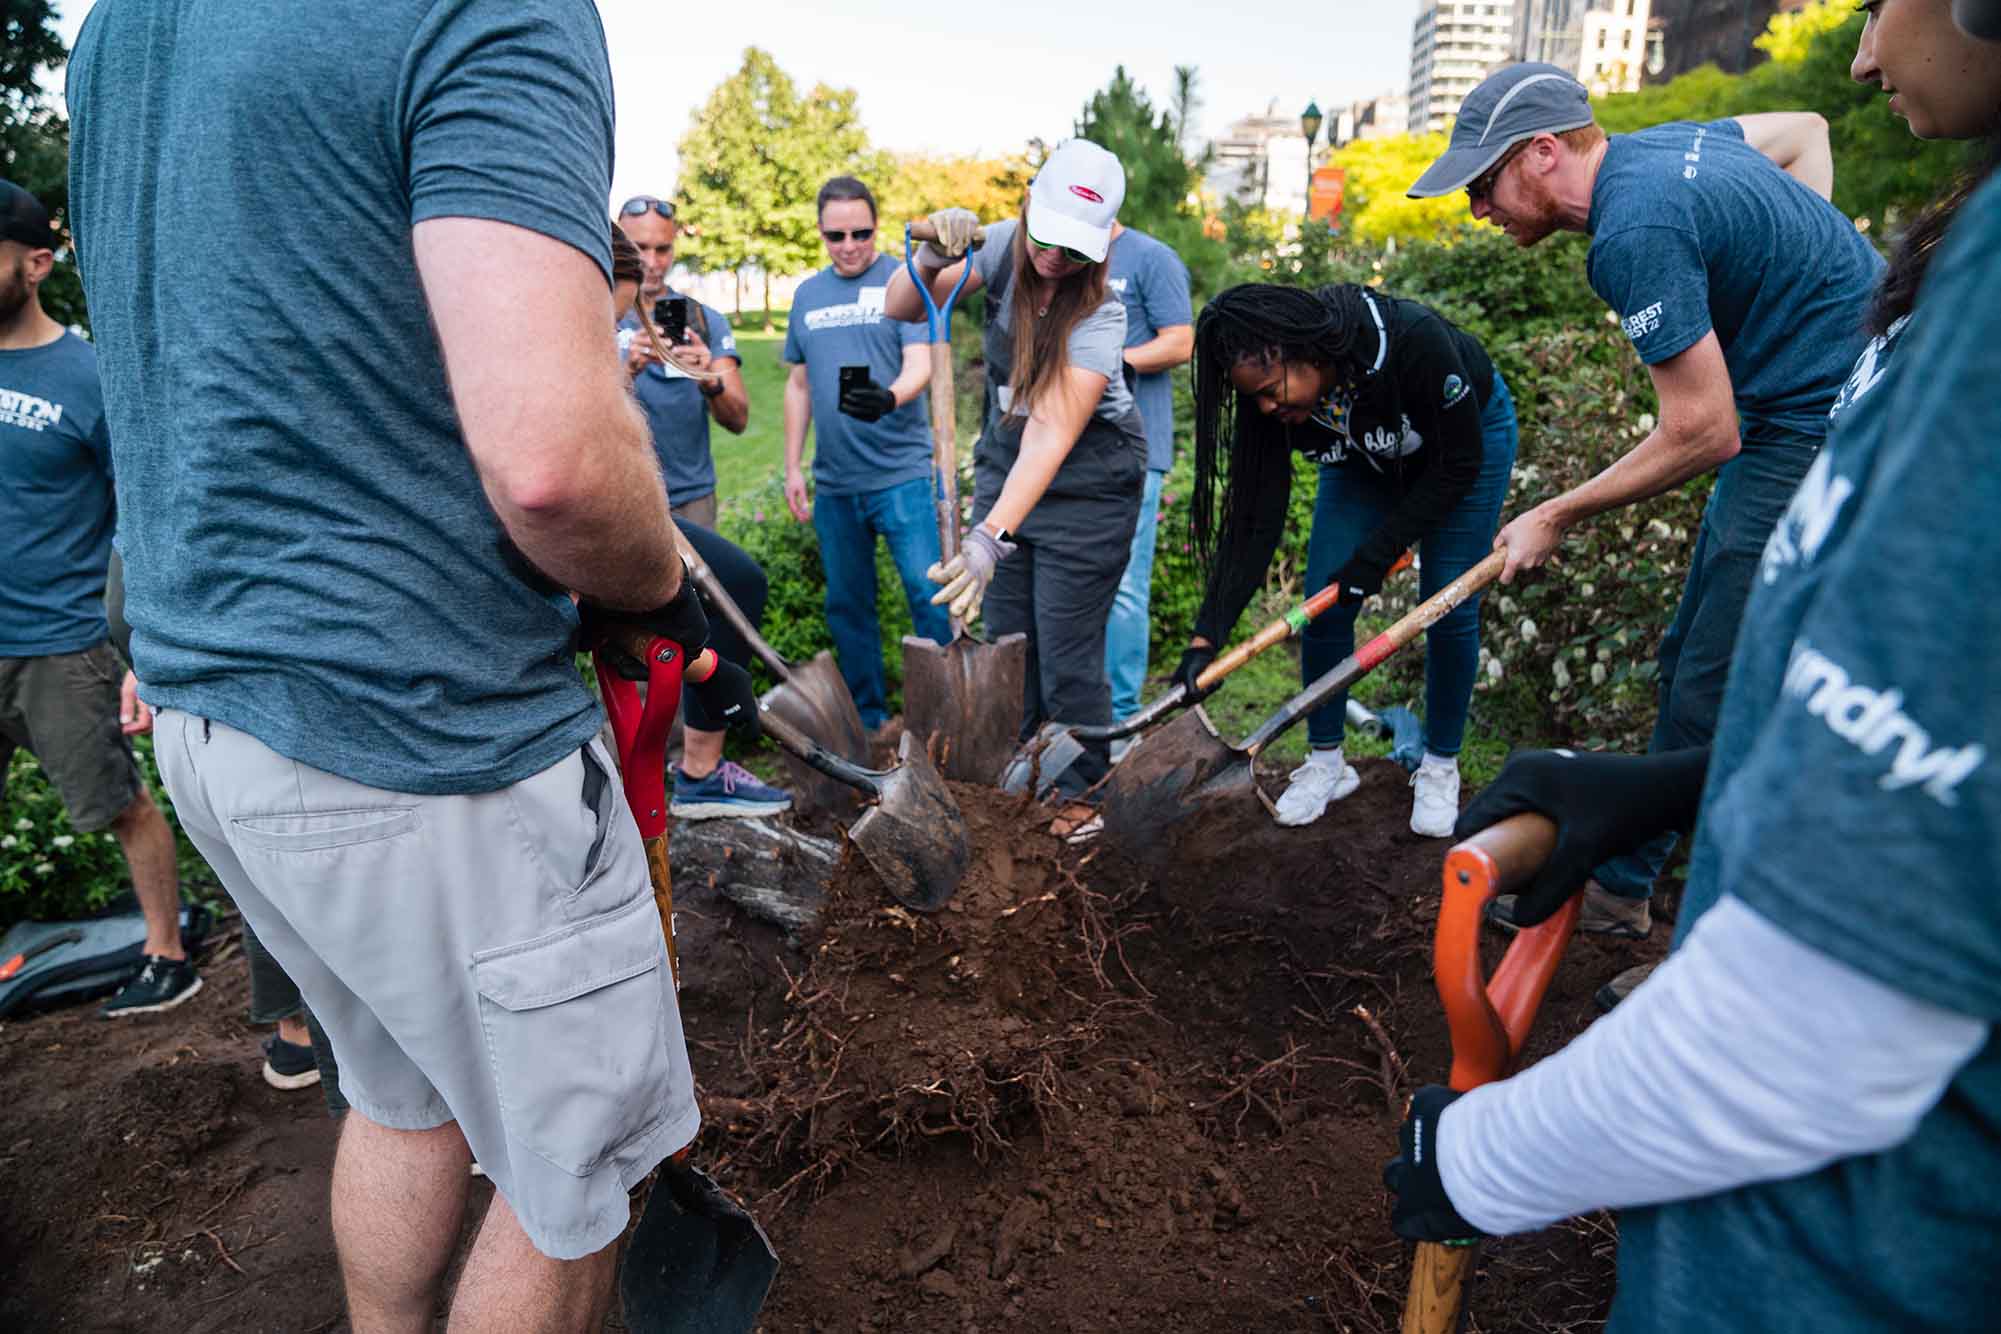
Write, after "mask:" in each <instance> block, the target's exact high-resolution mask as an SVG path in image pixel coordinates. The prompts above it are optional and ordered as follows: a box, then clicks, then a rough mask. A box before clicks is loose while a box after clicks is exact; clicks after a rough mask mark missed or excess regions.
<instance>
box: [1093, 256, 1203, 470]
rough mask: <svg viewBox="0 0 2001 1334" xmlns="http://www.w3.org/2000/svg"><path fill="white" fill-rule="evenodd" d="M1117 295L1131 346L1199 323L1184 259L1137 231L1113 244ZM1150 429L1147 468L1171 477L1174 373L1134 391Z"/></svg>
mask: <svg viewBox="0 0 2001 1334" xmlns="http://www.w3.org/2000/svg"><path fill="white" fill-rule="evenodd" d="M1107 258H1108V260H1109V262H1110V264H1111V266H1112V272H1111V286H1112V295H1113V296H1115V297H1117V298H1118V299H1119V303H1120V304H1121V305H1123V306H1124V307H1125V308H1126V346H1127V347H1129V348H1130V347H1139V346H1140V345H1142V344H1144V343H1151V342H1152V341H1153V340H1154V339H1156V338H1158V337H1160V331H1161V330H1162V329H1168V328H1172V327H1174V326H1175V325H1177V324H1193V323H1195V312H1194V309H1193V307H1192V306H1191V305H1190V304H1189V300H1188V266H1187V265H1186V264H1183V263H1182V262H1181V256H1179V255H1177V254H1175V253H1174V252H1173V251H1172V250H1170V249H1168V248H1167V247H1166V246H1164V245H1162V244H1161V243H1160V242H1159V241H1156V240H1155V239H1154V238H1153V237H1151V236H1148V235H1147V234H1146V233H1145V232H1140V231H1134V230H1133V229H1132V228H1131V227H1128V228H1126V229H1125V230H1124V231H1122V232H1120V233H1119V235H1118V239H1116V240H1114V241H1113V242H1112V253H1111V254H1110V255H1109V256H1108V257H1107ZM1133 397H1134V398H1136V399H1138V400H1139V415H1140V419H1141V420H1142V421H1144V422H1145V423H1146V466H1147V467H1148V468H1149V469H1150V470H1151V471H1153V472H1166V471H1167V470H1168V469H1169V468H1172V467H1173V466H1174V373H1173V372H1172V371H1149V372H1147V373H1146V374H1144V375H1141V376H1140V377H1139V383H1138V385H1137V386H1136V387H1135V389H1134V391H1133Z"/></svg>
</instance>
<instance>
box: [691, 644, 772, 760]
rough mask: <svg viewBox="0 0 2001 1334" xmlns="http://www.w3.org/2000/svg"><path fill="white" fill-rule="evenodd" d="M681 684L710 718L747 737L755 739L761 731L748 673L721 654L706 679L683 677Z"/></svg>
mask: <svg viewBox="0 0 2001 1334" xmlns="http://www.w3.org/2000/svg"><path fill="white" fill-rule="evenodd" d="M683 683H684V684H685V685H686V686H687V687H688V690H689V692H690V693H692V694H693V695H694V696H695V697H696V698H697V699H699V700H701V701H702V708H703V710H704V711H705V712H706V713H707V714H708V715H709V717H711V718H720V719H722V721H723V726H725V727H727V728H729V729H730V730H731V731H733V732H735V733H737V735H739V736H741V737H744V738H745V739H747V740H751V741H755V740H756V739H757V738H758V737H759V736H760V735H761V734H762V733H763V731H764V729H763V728H762V727H761V726H760V725H759V724H758V720H757V692H756V691H755V690H753V689H752V688H751V684H750V673H749V672H747V671H745V670H744V669H743V668H741V667H739V666H737V665H736V664H735V663H733V662H731V661H730V660H729V659H728V658H725V657H723V656H722V655H721V654H717V655H716V669H715V670H714V671H713V672H711V673H709V679H708V680H706V681H695V680H690V679H687V678H683Z"/></svg>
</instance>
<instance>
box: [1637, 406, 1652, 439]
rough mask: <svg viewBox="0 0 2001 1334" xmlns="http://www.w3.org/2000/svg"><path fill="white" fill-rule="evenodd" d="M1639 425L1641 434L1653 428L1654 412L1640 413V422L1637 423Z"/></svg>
mask: <svg viewBox="0 0 2001 1334" xmlns="http://www.w3.org/2000/svg"><path fill="white" fill-rule="evenodd" d="M1639 425H1640V434H1641V435H1645V434H1646V433H1647V432H1648V431H1651V430H1653V429H1654V414H1653V413H1651V412H1642V413H1641V414H1640V423H1639Z"/></svg>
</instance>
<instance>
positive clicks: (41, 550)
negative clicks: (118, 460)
mask: <svg viewBox="0 0 2001 1334" xmlns="http://www.w3.org/2000/svg"><path fill="white" fill-rule="evenodd" d="M113 517H114V515H113V510H112V505H111V437H110V434H109V432H107V431H106V429H105V425H104V395H103V393H102V392H100V390H99V389H98V384H97V353H96V352H95V351H94V350H93V349H92V348H91V346H90V344H89V343H86V342H85V341H83V339H81V338H78V337H77V336H76V335H75V334H70V333H66V334H64V335H63V336H62V337H60V338H58V339H56V341H55V342H53V343H50V344H48V345H46V346H44V347H30V348H21V349H18V350H14V351H0V569H4V570H5V571H7V575H6V577H5V578H4V579H0V658H39V657H45V656H48V655H51V654H57V653H76V652H80V651H81V650H83V649H87V648H89V647H90V646H91V645H92V644H95V643H97V642H98V641H100V640H102V639H103V638H104V637H105V634H106V633H107V631H106V628H105V623H104V571H105V567H106V566H107V565H108V564H109V563H110V560H111V528H112V520H113Z"/></svg>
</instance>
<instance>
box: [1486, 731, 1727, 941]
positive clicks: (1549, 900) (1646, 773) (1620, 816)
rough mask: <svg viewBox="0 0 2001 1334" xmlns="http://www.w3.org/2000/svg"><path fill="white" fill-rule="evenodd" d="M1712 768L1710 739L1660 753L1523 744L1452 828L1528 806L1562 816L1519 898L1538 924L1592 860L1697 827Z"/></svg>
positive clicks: (1527, 920) (1518, 906)
mask: <svg viewBox="0 0 2001 1334" xmlns="http://www.w3.org/2000/svg"><path fill="white" fill-rule="evenodd" d="M1708 774H1709V747H1707V746H1692V747H1690V748H1689V749H1687V750H1669V751H1662V752H1661V753H1660V754H1658V755H1610V754H1605V753H1603V752H1599V751H1575V750H1523V751H1516V752H1515V753H1514V754H1513V755H1510V756H1509V757H1508V762H1507V764H1506V766H1504V767H1503V768H1502V770H1501V776H1500V777H1499V778H1496V779H1495V780H1494V781H1493V782H1491V783H1489V784H1488V785H1487V786H1486V787H1485V788H1484V789H1482V790H1481V792H1480V795H1479V796H1477V797H1475V798H1473V804H1472V805H1470V806H1468V807H1467V808H1466V809H1465V810H1464V811H1462V812H1461V813H1460V815H1459V823H1458V824H1456V825H1454V826H1453V828H1452V833H1453V836H1454V837H1456V838H1467V837H1470V836H1471V835H1473V834H1477V833H1479V832H1480V831H1481V830H1482V829H1485V828H1486V827H1487V826H1488V825H1491V824H1498V823H1500V822H1501V821H1502V820H1505V819H1507V818H1508V817H1509V816H1510V815H1518V814H1520V813H1521V812H1523V811H1538V812H1540V813H1542V814H1543V815H1547V816H1548V817H1549V818H1550V819H1552V820H1554V821H1556V850H1555V851H1554V852H1552V853H1550V857H1549V860H1548V861H1547V862H1544V863H1543V867H1542V870H1540V871H1538V872H1537V873H1536V878H1535V879H1534V881H1532V882H1531V883H1530V884H1529V885H1528V886H1527V887H1526V888H1524V889H1523V890H1522V891H1521V893H1520V895H1519V897H1517V898H1516V900H1515V911H1514V920H1515V921H1516V922H1518V923H1520V924H1521V925H1522V926H1534V925H1535V924H1536V923H1537V922H1540V921H1542V920H1543V919H1545V918H1547V917H1548V916H1549V915H1550V914H1551V913H1553V912H1555V911H1556V910H1557V909H1558V908H1560V907H1562V906H1563V903H1564V900H1566V899H1568V898H1569V897H1570V896H1571V895H1572V894H1575V893H1576V892H1577V891H1578V890H1579V889H1580V888H1581V887H1582V886H1583V884H1584V882H1585V880H1586V879H1587V878H1588V877H1589V876H1590V874H1591V870H1592V868H1593V867H1595V866H1598V865H1599V864H1600V863H1602V862H1604V861H1606V860H1607V859H1609V858H1612V857H1617V856H1619V855H1620V854H1621V853H1627V852H1631V851H1633V850H1634V849H1636V848H1638V847H1640V846H1641V845H1643V844H1644V843H1646V842H1647V841H1648V840H1649V839H1651V838H1653V837H1655V836H1656V835H1658V834H1665V833H1669V832H1672V831H1679V832H1682V833H1687V832H1688V831H1689V830H1691V829H1693V828H1694V827H1695V812H1696V808H1697V807H1698V806H1700V805H1701V803H1702V782H1703V779H1704V778H1706V777H1707V776H1708Z"/></svg>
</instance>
